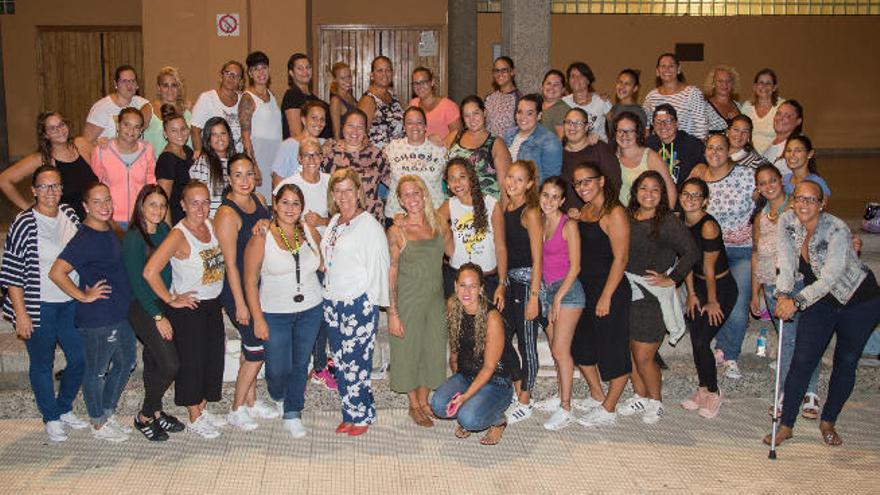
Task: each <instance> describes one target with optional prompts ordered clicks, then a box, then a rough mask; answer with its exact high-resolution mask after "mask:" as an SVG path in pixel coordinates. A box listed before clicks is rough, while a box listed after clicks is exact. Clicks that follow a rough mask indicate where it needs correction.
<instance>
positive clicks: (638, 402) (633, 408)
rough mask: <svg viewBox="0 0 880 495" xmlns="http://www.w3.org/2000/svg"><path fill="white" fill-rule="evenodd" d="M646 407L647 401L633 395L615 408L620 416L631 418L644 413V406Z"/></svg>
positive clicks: (637, 395)
mask: <svg viewBox="0 0 880 495" xmlns="http://www.w3.org/2000/svg"><path fill="white" fill-rule="evenodd" d="M646 405H648V399H646V398H644V397H641V396H640V395H639V394H633V396H632V397H630V398H629V399H627V400H626V402H624V403H623V404H620V405H618V406H617V414H620V415H621V416H632V415H634V414H640V413H643V412H645V406H646Z"/></svg>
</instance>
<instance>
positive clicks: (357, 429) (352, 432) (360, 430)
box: [348, 425, 370, 437]
mask: <svg viewBox="0 0 880 495" xmlns="http://www.w3.org/2000/svg"><path fill="white" fill-rule="evenodd" d="M369 427H370V425H363V426H357V425H351V428H349V429H348V436H350V437H356V436H360V435H363V434H364V433H366V432H367V429H368V428H369Z"/></svg>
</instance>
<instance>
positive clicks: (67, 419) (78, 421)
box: [58, 411, 89, 430]
mask: <svg viewBox="0 0 880 495" xmlns="http://www.w3.org/2000/svg"><path fill="white" fill-rule="evenodd" d="M58 420H59V421H61V422H62V423H64V424H65V425H67V426H69V427H71V428H73V429H74V430H82V429H84V428H88V427H89V422H88V421H86V420H84V419H82V418H80V417H79V416H77V415H76V414H73V411H67V412H66V413H64V414H62V415H61V417H59V418H58Z"/></svg>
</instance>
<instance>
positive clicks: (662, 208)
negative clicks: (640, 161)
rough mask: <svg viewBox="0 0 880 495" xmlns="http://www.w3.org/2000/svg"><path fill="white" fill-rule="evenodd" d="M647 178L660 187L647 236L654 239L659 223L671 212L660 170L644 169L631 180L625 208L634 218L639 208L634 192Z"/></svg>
mask: <svg viewBox="0 0 880 495" xmlns="http://www.w3.org/2000/svg"><path fill="white" fill-rule="evenodd" d="M648 179H653V180H654V181H656V182H657V186H658V187H659V188H660V201H659V202H658V203H657V208H656V210H655V211H654V218H652V219H651V232H650V233H649V234H648V236H649V237H651V238H653V239H656V238H657V237H658V236H659V235H660V224H661V223H663V220H664V219H665V218H666V215H669V214H671V213H672V210H670V209H669V193H668V192H667V191H666V182H665V181H664V180H663V176H662V175H660V172H657V171H656V170H646V171H644V172H642V173H641V175H639V176H638V177H636V180H634V181H633V185H632V187H631V188H630V193H629V205H627V207H626V210H627V211H628V212H629V216H630V218H632V219H633V220H635V219H636V212H637V211H638V210H639V200H638V198H637V197H636V193H637V192H638V190H639V187H641V185H642V183H643V182H645V181H646V180H648Z"/></svg>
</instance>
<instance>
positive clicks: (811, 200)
mask: <svg viewBox="0 0 880 495" xmlns="http://www.w3.org/2000/svg"><path fill="white" fill-rule="evenodd" d="M794 202H795V203H801V204H805V205H810V206H813V205H817V204H819V203H821V202H822V200H821V199H819V198H817V197H816V196H801V195H798V196H795V197H794Z"/></svg>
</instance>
